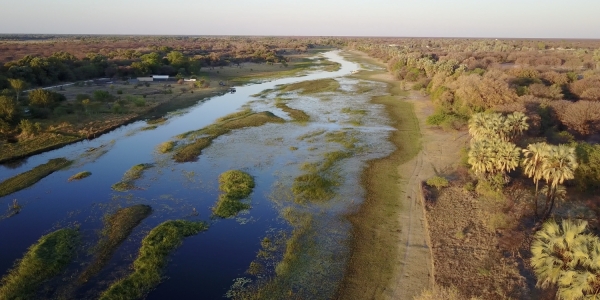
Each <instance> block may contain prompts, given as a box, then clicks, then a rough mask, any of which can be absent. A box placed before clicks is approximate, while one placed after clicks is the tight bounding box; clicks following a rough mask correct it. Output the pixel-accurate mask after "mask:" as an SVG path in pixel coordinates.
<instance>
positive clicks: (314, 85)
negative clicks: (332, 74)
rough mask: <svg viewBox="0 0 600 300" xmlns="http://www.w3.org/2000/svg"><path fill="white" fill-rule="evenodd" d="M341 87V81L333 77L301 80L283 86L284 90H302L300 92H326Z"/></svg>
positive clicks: (304, 93)
mask: <svg viewBox="0 0 600 300" xmlns="http://www.w3.org/2000/svg"><path fill="white" fill-rule="evenodd" d="M339 88H340V83H339V82H338V81H337V80H335V79H333V78H326V79H317V80H308V81H301V82H297V83H292V84H288V85H285V86H283V87H282V88H281V91H282V92H293V91H297V90H300V92H299V93H300V94H302V95H306V94H316V93H324V92H335V91H336V90H338V89H339Z"/></svg>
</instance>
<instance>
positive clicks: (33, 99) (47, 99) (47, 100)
mask: <svg viewBox="0 0 600 300" xmlns="http://www.w3.org/2000/svg"><path fill="white" fill-rule="evenodd" d="M53 100H54V99H53V97H52V94H50V92H48V91H45V90H42V89H36V90H33V91H31V92H29V104H30V105H33V106H43V107H48V106H49V105H51V104H52V103H53Z"/></svg>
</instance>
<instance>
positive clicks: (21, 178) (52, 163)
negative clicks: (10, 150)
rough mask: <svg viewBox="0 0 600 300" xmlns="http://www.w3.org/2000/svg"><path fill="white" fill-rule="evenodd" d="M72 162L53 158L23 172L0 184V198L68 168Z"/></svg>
mask: <svg viewBox="0 0 600 300" xmlns="http://www.w3.org/2000/svg"><path fill="white" fill-rule="evenodd" d="M71 163H72V161H70V160H67V159H66V158H54V159H51V160H49V161H48V162H47V163H45V164H41V165H39V166H37V167H35V168H33V169H31V170H29V171H26V172H23V173H21V174H18V175H16V176H13V177H11V178H9V179H6V180H4V181H3V182H1V183H0V197H3V196H6V195H10V194H12V193H14V192H17V191H20V190H22V189H24V188H27V187H30V186H32V185H34V184H35V183H36V182H38V181H40V180H42V178H44V177H46V176H48V175H50V174H52V173H54V172H56V171H58V170H60V169H62V168H65V167H67V166H69V165H70V164H71Z"/></svg>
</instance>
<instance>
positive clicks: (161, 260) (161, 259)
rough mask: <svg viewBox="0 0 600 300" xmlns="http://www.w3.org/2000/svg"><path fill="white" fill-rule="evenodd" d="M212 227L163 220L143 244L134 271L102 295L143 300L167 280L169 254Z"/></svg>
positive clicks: (134, 263) (106, 299)
mask: <svg viewBox="0 0 600 300" xmlns="http://www.w3.org/2000/svg"><path fill="white" fill-rule="evenodd" d="M207 229H208V225H207V224H206V223H204V222H191V221H185V220H171V221H166V222H163V223H161V224H160V225H158V226H156V227H155V228H154V229H152V230H151V231H150V233H148V235H147V236H146V237H145V238H144V239H143V240H142V247H141V248H140V250H139V254H138V256H137V258H136V260H135V261H134V262H133V273H131V274H130V275H129V276H127V277H125V278H122V279H120V280H117V281H116V282H114V283H113V284H111V285H110V287H109V288H108V289H107V290H106V291H104V292H103V293H102V294H101V295H100V300H109V299H140V298H142V297H143V296H144V295H146V294H147V293H148V292H150V291H151V290H152V289H153V288H154V287H155V286H156V285H158V284H159V283H160V282H161V280H162V279H163V278H162V276H161V273H162V270H163V269H164V267H165V266H166V264H167V257H168V255H169V254H170V253H171V252H172V251H173V250H175V249H176V248H177V247H179V245H181V243H182V242H183V239H184V238H185V237H188V236H192V235H196V234H198V233H200V232H201V231H205V230H207Z"/></svg>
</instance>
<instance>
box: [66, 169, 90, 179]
mask: <svg viewBox="0 0 600 300" xmlns="http://www.w3.org/2000/svg"><path fill="white" fill-rule="evenodd" d="M91 175H92V172H90V171H83V172H79V173H77V174H75V175H73V176H71V177H69V181H73V180H81V179H84V178H86V177H90V176H91Z"/></svg>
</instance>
